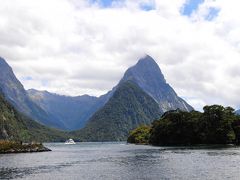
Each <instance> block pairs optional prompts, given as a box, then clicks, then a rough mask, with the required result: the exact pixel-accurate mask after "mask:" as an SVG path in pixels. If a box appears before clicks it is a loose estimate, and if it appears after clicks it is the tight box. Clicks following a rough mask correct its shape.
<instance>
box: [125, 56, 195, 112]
mask: <svg viewBox="0 0 240 180" xmlns="http://www.w3.org/2000/svg"><path fill="white" fill-rule="evenodd" d="M128 80H131V81H133V82H135V83H136V84H137V85H138V86H139V87H140V88H142V90H143V91H145V92H146V93H147V94H149V95H150V96H151V97H152V98H153V99H154V100H155V101H156V102H157V103H158V104H159V107H160V109H161V111H163V112H165V111H169V110H175V109H181V110H183V111H191V110H193V108H192V107H191V106H190V105H189V104H187V103H186V102H185V101H184V100H183V99H182V98H180V97H178V95H177V93H176V92H175V91H174V90H173V88H172V87H171V86H170V85H169V84H168V83H167V82H166V80H165V78H164V76H163V74H162V72H161V70H160V68H159V66H158V64H157V63H156V62H155V61H154V59H153V58H152V57H150V56H148V55H147V56H145V57H143V58H142V59H140V60H139V61H138V63H137V64H136V65H134V66H133V67H130V68H129V69H128V70H127V71H126V72H125V74H124V77H123V78H122V80H121V82H125V81H128Z"/></svg>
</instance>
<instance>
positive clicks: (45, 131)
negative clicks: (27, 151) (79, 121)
mask: <svg viewBox="0 0 240 180" xmlns="http://www.w3.org/2000/svg"><path fill="white" fill-rule="evenodd" d="M68 136H69V135H68V134H67V133H65V132H61V131H58V130H55V129H51V128H47V127H45V126H43V125H41V124H39V123H37V122H35V121H34V120H31V119H30V118H28V117H26V116H25V115H23V114H21V113H19V112H18V111H16V110H15V108H14V107H13V106H12V105H10V104H9V103H8V102H7V101H6V100H5V98H4V97H3V95H2V94H1V93H0V140H1V139H8V140H21V141H25V142H26V141H27V142H31V141H40V142H46V141H58V142H59V141H64V140H66V139H67V138H68Z"/></svg>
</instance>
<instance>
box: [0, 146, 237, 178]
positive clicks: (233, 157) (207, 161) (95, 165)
mask: <svg viewBox="0 0 240 180" xmlns="http://www.w3.org/2000/svg"><path fill="white" fill-rule="evenodd" d="M46 146H47V147H49V148H50V149H52V150H53V151H52V152H44V153H32V154H31V153H30V154H7V155H0V179H29V180H34V179H43V180H48V179H51V180H55V179H57V180H58V179H66V180H69V179H76V180H79V179H83V180H92V179H96V180H112V179H113V180H115V179H116V180H118V179H122V180H136V179H144V180H145V179H146V180H147V179H156V180H157V179H180V180H188V179H189V180H191V179H201V180H202V179H240V148H236V147H231V148H229V147H215V148H209V147H196V148H194V149H193V148H174V147H169V148H165V147H151V146H140V145H139V146H137V145H126V144H124V143H79V144H77V145H64V144H60V143H59V144H58V143H51V144H46Z"/></svg>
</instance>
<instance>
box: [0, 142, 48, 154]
mask: <svg viewBox="0 0 240 180" xmlns="http://www.w3.org/2000/svg"><path fill="white" fill-rule="evenodd" d="M48 151H52V150H51V149H49V148H47V147H45V146H44V145H43V144H41V143H21V142H15V141H0V154H14V153H34V152H48Z"/></svg>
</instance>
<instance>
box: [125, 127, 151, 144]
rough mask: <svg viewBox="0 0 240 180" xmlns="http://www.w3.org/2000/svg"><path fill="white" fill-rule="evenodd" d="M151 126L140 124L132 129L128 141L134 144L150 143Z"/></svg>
mask: <svg viewBox="0 0 240 180" xmlns="http://www.w3.org/2000/svg"><path fill="white" fill-rule="evenodd" d="M150 129H151V128H150V127H149V126H146V125H142V126H139V127H138V128H136V129H134V130H133V131H131V133H130V135H129V137H128V139H127V141H128V142H131V143H134V144H148V142H149V137H150Z"/></svg>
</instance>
